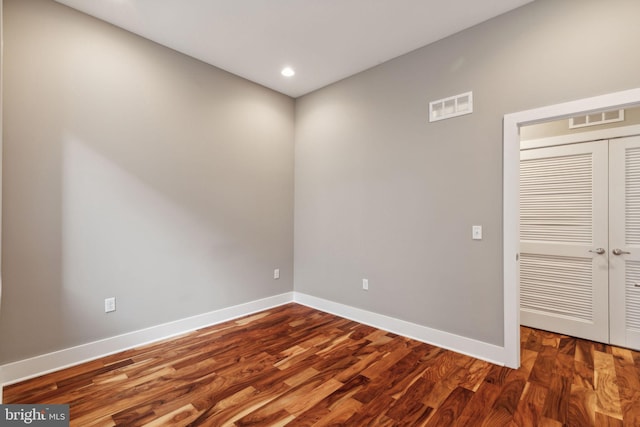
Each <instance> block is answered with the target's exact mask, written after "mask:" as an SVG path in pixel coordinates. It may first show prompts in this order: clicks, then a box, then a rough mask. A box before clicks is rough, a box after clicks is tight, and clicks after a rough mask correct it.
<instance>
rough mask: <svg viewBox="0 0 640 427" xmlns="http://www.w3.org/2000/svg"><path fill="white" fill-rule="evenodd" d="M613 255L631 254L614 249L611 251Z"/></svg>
mask: <svg viewBox="0 0 640 427" xmlns="http://www.w3.org/2000/svg"><path fill="white" fill-rule="evenodd" d="M611 252H612V253H613V254H614V255H624V254H627V255H629V254H630V253H631V252H627V251H623V250H622V249H618V248H615V249H614V250H612V251H611Z"/></svg>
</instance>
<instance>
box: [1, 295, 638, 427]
mask: <svg viewBox="0 0 640 427" xmlns="http://www.w3.org/2000/svg"><path fill="white" fill-rule="evenodd" d="M521 340H522V367H521V368H520V369H518V370H512V369H509V368H504V367H500V366H496V365H492V364H490V363H487V362H483V361H481V360H477V359H473V358H471V357H468V356H464V355H461V354H457V353H453V352H451V351H447V350H443V349H441V348H437V347H434V346H431V345H428V344H424V343H421V342H418V341H414V340H411V339H408V338H404V337H401V336H397V335H394V334H392V333H389V332H385V331H381V330H378V329H375V328H372V327H370V326H365V325H362V324H359V323H356V322H353V321H350V320H346V319H342V318H339V317H336V316H333V315H330V314H327V313H323V312H320V311H316V310H313V309H310V308H307V307H304V306H300V305H296V304H288V305H285V306H282V307H278V308H275V309H272V310H269V311H266V312H262V313H259V314H256V315H252V316H249V317H246V318H242V319H239V320H235V321H231V322H227V323H224V324H221V325H216V326H213V327H210V328H206V329H202V330H199V331H197V332H194V333H191V334H188V335H184V336H181V337H179V338H175V339H171V340H167V341H164V342H160V343H156V344H153V345H149V346H145V347H141V348H138V349H134V350H129V351H125V352H123V353H119V354H116V355H113V356H109V357H105V358H103V359H100V360H96V361H92V362H88V363H85V364H82V365H79V366H76V367H73V368H69V369H65V370H62V371H59V372H55V373H52V374H49V375H45V376H42V377H39V378H35V379H32V380H29V381H25V382H22V383H18V384H14V385H11V386H7V387H5V389H4V400H5V402H4V403H68V404H70V408H71V425H74V426H83V427H84V426H114V425H117V426H142V425H145V426H165V425H171V426H173V425H176V426H178V425H179V426H186V425H209V426H283V425H287V426H327V425H344V426H369V425H381V426H412V427H413V426H438V427H440V426H491V427H494V426H503V425H507V426H565V425H566V426H581V427H584V426H590V425H594V426H640V353H639V352H634V351H630V350H627V349H622V348H617V347H612V346H607V345H603V344H598V343H593V342H590V341H585V340H580V339H574V338H569V337H566V336H562V335H557V334H552V333H548V332H542V331H537V330H533V329H528V328H524V327H523V328H522V338H521Z"/></svg>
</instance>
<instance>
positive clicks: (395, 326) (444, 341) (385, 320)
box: [293, 292, 506, 366]
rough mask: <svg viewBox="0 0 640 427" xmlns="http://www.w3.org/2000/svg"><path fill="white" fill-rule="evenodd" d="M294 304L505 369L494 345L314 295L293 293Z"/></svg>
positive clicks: (501, 349)
mask: <svg viewBox="0 0 640 427" xmlns="http://www.w3.org/2000/svg"><path fill="white" fill-rule="evenodd" d="M293 301H294V302H296V303H298V304H302V305H306V306H308V307H311V308H315V309H316V310H321V311H326V312H327V313H331V314H335V315H337V316H340V317H344V318H346V319H351V320H354V321H356V322H359V323H364V324H365V325H369V326H373V327H376V328H378V329H383V330H385V331H389V332H393V333H394V334H398V335H402V336H404V337H407V338H412V339H415V340H417V341H422V342H424V343H427V344H432V345H435V346H437V347H442V348H446V349H447V350H452V351H455V352H456V353H462V354H466V355H467V356H471V357H475V358H476V359H482V360H485V361H487V362H491V363H494V364H496V365H501V366H504V365H505V360H506V359H505V349H504V347H500V346H497V345H493V344H488V343H485V342H482V341H477V340H474V339H471V338H466V337H463V336H460V335H455V334H451V333H448V332H443V331H439V330H437V329H432V328H429V327H426V326H422V325H418V324H415V323H411V322H407V321H404V320H400V319H396V318H393V317H389V316H385V315H383V314H378V313H374V312H372V311H367V310H362V309H360V308H355V307H351V306H348V305H344V304H340V303H337V302H333V301H329V300H326V299H322V298H318V297H314V296H311V295H306V294H302V293H300V292H294V295H293Z"/></svg>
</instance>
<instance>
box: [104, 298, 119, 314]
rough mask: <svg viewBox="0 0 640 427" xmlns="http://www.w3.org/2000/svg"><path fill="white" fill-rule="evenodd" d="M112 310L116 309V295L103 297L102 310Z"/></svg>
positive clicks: (108, 311) (106, 311)
mask: <svg viewBox="0 0 640 427" xmlns="http://www.w3.org/2000/svg"><path fill="white" fill-rule="evenodd" d="M112 311H116V297H111V298H105V300H104V312H105V313H111V312H112Z"/></svg>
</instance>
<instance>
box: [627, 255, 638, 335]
mask: <svg viewBox="0 0 640 427" xmlns="http://www.w3.org/2000/svg"><path fill="white" fill-rule="evenodd" d="M625 282H626V283H625V311H626V323H627V325H626V326H627V329H632V330H636V331H638V332H640V288H639V287H636V285H639V284H640V262H638V261H627V262H626V280H625Z"/></svg>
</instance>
